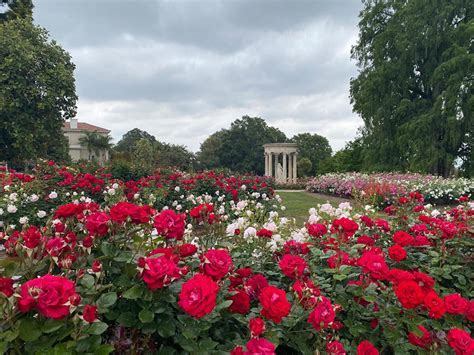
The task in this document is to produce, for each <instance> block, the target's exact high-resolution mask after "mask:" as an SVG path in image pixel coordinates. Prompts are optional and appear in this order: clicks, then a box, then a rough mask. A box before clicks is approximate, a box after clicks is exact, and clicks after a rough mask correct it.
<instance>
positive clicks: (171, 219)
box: [153, 210, 186, 240]
mask: <svg viewBox="0 0 474 355" xmlns="http://www.w3.org/2000/svg"><path fill="white" fill-rule="evenodd" d="M185 219H186V215H185V214H184V213H176V212H175V211H173V210H164V211H161V212H160V214H159V215H158V216H156V217H155V221H154V223H153V225H154V227H155V228H156V231H157V232H158V234H160V235H162V236H164V237H165V238H166V239H177V240H181V239H183V235H184V228H185Z"/></svg>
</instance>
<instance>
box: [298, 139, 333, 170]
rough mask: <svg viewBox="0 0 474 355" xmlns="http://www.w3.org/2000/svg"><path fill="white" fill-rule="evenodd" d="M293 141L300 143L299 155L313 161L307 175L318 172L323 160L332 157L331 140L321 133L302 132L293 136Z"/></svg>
mask: <svg viewBox="0 0 474 355" xmlns="http://www.w3.org/2000/svg"><path fill="white" fill-rule="evenodd" d="M291 141H292V142H294V143H297V144H298V155H299V157H300V158H306V159H308V160H309V161H310V162H311V167H310V168H309V171H307V175H315V174H318V173H319V171H320V167H321V162H322V161H323V160H325V159H328V158H330V157H331V154H332V149H331V146H330V145H329V141H328V140H327V138H326V137H323V136H320V135H319V134H311V133H300V134H297V135H296V136H294V137H293V138H291Z"/></svg>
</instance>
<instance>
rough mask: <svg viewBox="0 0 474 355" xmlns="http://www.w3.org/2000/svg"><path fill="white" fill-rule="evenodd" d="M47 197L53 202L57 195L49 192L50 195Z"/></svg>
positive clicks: (54, 192)
mask: <svg viewBox="0 0 474 355" xmlns="http://www.w3.org/2000/svg"><path fill="white" fill-rule="evenodd" d="M48 197H49V198H50V199H51V200H54V199H55V198H56V197H58V193H57V192H56V191H51V193H50V194H49V195H48Z"/></svg>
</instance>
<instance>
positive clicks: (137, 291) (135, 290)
mask: <svg viewBox="0 0 474 355" xmlns="http://www.w3.org/2000/svg"><path fill="white" fill-rule="evenodd" d="M142 294H143V288H142V287H141V286H140V285H135V286H133V287H131V288H129V289H128V290H127V291H125V292H124V293H123V294H122V297H123V298H125V299H128V300H136V299H139V298H140V297H141V296H142Z"/></svg>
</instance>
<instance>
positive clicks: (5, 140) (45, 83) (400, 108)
mask: <svg viewBox="0 0 474 355" xmlns="http://www.w3.org/2000/svg"><path fill="white" fill-rule="evenodd" d="M5 2H6V0H0V3H5ZM362 2H363V10H362V11H361V13H360V16H359V38H358V41H357V43H356V44H355V45H354V46H353V48H352V52H351V53H352V58H353V59H354V60H355V61H356V62H357V66H358V68H359V71H358V75H357V77H355V78H352V79H351V82H350V97H351V103H352V105H353V110H354V112H356V113H357V114H358V115H360V117H361V118H362V120H363V122H364V124H363V126H362V127H361V128H360V130H359V131H358V133H357V136H356V138H355V139H354V140H352V141H350V142H348V143H347V144H346V146H345V147H344V149H342V150H339V151H337V152H335V153H334V154H332V151H331V148H330V146H329V143H328V141H327V139H326V138H324V137H322V136H319V135H317V134H309V133H302V134H298V135H296V136H294V137H291V138H289V137H286V136H285V134H284V133H283V132H282V131H280V130H279V129H278V128H275V127H271V126H268V125H267V124H266V123H265V121H264V120H263V119H261V118H258V117H248V116H244V117H242V118H241V119H237V120H236V121H234V122H233V123H232V124H231V127H230V128H226V129H223V130H220V131H218V132H215V133H214V134H212V135H211V136H210V137H209V138H207V139H206V140H205V141H204V142H203V143H202V145H201V149H200V151H199V152H198V153H197V154H193V153H192V152H190V151H188V150H187V149H186V148H185V147H183V146H179V145H173V144H168V143H164V142H159V141H157V140H156V139H155V138H154V137H153V136H151V135H150V134H148V133H147V132H143V131H140V130H136V129H134V130H132V131H130V132H128V133H127V134H126V135H125V136H124V137H123V138H122V139H121V140H120V141H119V142H118V143H117V145H116V146H115V147H114V148H113V151H112V152H113V154H112V164H113V168H114V169H119V168H120V169H122V170H123V171H124V172H127V171H128V173H130V174H132V173H133V174H144V173H146V172H147V171H150V170H152V169H153V168H155V167H160V166H176V167H179V168H181V169H184V170H188V169H194V170H199V169H211V168H212V169H214V168H227V169H232V170H233V171H239V172H253V173H257V174H262V173H263V165H264V164H263V147H262V145H263V144H265V143H273V142H297V143H298V145H299V153H300V159H299V173H300V175H314V174H321V173H325V172H332V171H334V172H345V171H364V172H380V171H400V172H404V171H413V172H421V173H431V174H435V175H441V176H449V175H463V176H473V175H474V147H473V146H474V114H473V113H474V95H473V88H474V53H473V51H474V41H473V40H472V38H474V20H473V14H474V1H472V0H437V1H435V3H433V2H432V1H426V0H410V1H406V0H381V1H373V0H362ZM8 3H9V4H8V6H9V9H10V10H8V11H6V12H3V13H0V161H6V162H8V164H10V166H13V167H17V168H20V169H22V168H23V169H24V168H26V167H28V166H29V165H31V164H34V162H35V161H36V160H37V159H38V158H46V159H55V160H57V161H61V162H67V160H68V154H67V141H66V139H65V138H64V136H63V134H62V132H61V127H62V125H63V123H64V121H65V120H67V119H68V118H71V117H74V116H75V114H76V100H77V96H76V92H75V81H74V69H75V66H74V63H72V61H71V57H70V55H69V54H68V53H67V52H66V51H64V50H63V49H62V48H61V46H60V45H59V44H58V43H56V42H54V41H52V40H51V39H50V37H49V35H48V33H47V31H46V30H45V29H44V28H42V27H40V26H37V25H35V24H33V3H32V0H10V1H8ZM157 120H159V118H157ZM308 130H311V123H308ZM51 137H54V139H51ZM86 138H87V139H86V140H85V141H84V143H85V144H87V145H88V146H90V147H91V148H92V149H98V148H99V145H100V146H101V147H104V146H106V147H109V146H110V140H107V141H104V140H102V141H100V140H99V139H97V137H93V136H89V137H86ZM126 142H129V143H126ZM130 142H131V143H130Z"/></svg>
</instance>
